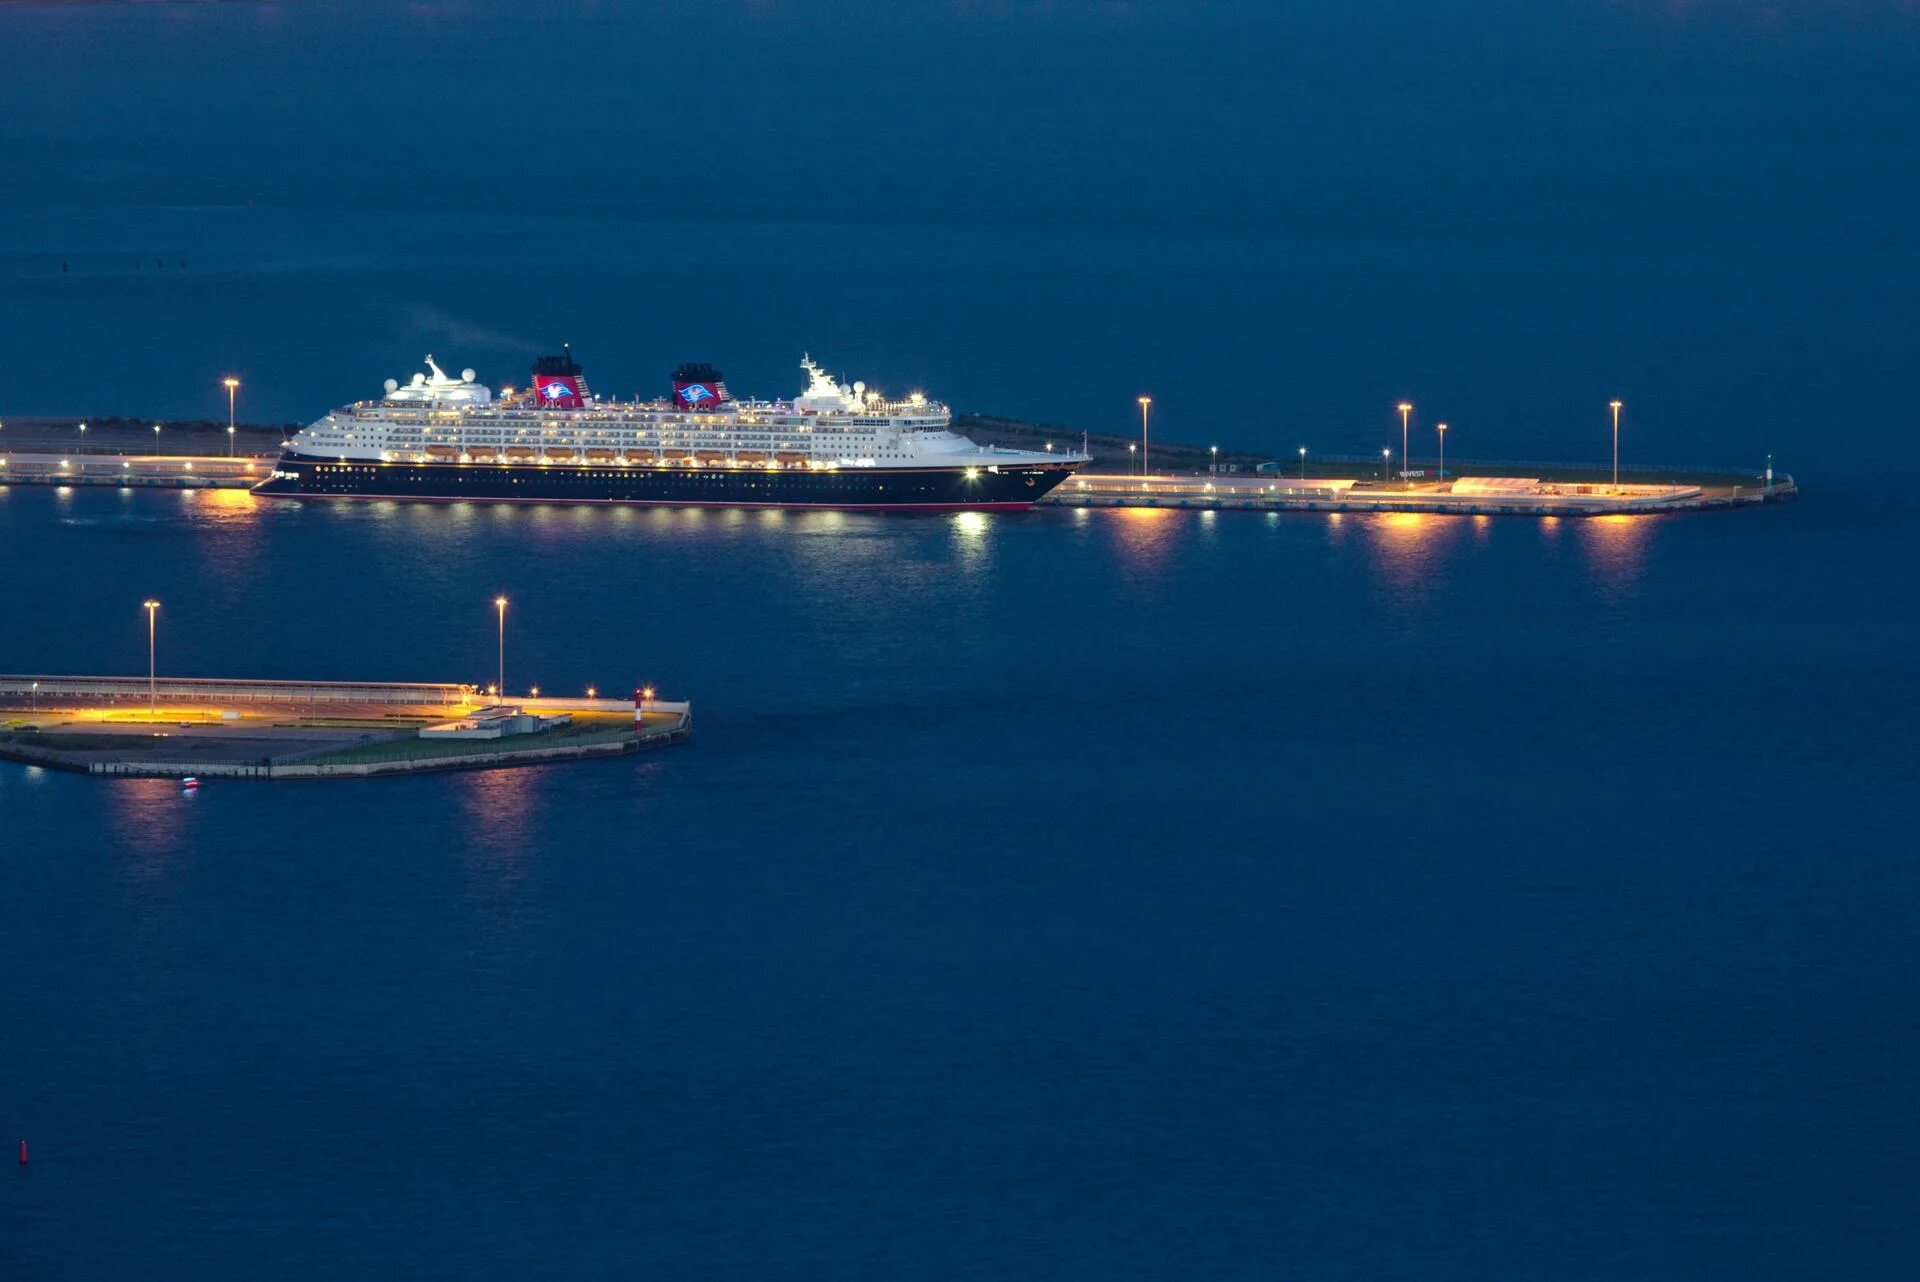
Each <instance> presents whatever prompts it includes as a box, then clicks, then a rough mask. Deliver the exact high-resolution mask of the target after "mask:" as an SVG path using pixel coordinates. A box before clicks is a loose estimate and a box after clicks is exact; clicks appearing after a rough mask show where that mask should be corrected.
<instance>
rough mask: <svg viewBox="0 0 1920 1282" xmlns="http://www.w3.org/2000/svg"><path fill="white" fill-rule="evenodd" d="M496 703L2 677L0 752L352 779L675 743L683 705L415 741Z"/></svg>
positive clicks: (420, 690) (547, 701) (687, 725)
mask: <svg viewBox="0 0 1920 1282" xmlns="http://www.w3.org/2000/svg"><path fill="white" fill-rule="evenodd" d="M491 702H494V701H493V700H491V699H488V698H487V697H486V696H484V695H481V694H479V693H478V692H477V691H475V690H474V688H473V687H471V686H461V685H457V684H444V683H442V684H435V683H398V682H395V683H378V682H298V681H247V680H217V679H206V678H167V677H161V678H157V679H155V680H154V681H153V683H152V686H151V690H150V689H149V682H148V680H147V679H146V678H144V677H65V676H31V675H29V676H0V758H9V759H12V760H15V761H21V762H25V763H28V764H32V765H40V766H46V767H50V768H53V769H60V770H72V771H79V772H84V773H89V774H96V775H148V776H153V775H159V776H167V777H180V776H184V775H196V776H199V777H202V778H247V779H293V778H355V777H365V776H369V775H383V774H400V773H410V772H415V771H421V770H448V769H475V768H489V767H495V766H506V765H530V764H539V763H543V762H551V761H559V760H571V759H578V758H584V757H595V756H607V755H614V754H618V753H625V752H633V751H638V750H641V749H644V748H651V747H659V746H664V745H666V744H669V743H678V742H681V741H682V740H684V739H686V738H687V737H688V735H689V734H690V733H691V730H692V720H693V715H692V708H691V706H690V705H689V704H686V703H681V702H668V701H656V700H649V701H648V703H647V705H646V708H645V710H644V715H643V716H642V717H641V718H639V719H636V718H635V715H634V711H635V709H634V704H633V701H632V700H631V699H600V698H579V699H570V698H556V697H543V698H527V699H515V700H509V701H508V702H511V703H512V704H513V705H514V706H517V707H521V708H524V709H525V710H527V711H529V712H540V713H547V714H551V713H557V712H565V713H569V714H570V715H571V718H572V720H571V722H570V724H568V725H566V726H560V727H555V728H553V729H550V730H543V731H537V732H533V733H528V734H520V735H510V736H504V737H502V738H499V739H480V740H444V739H436V740H429V739H422V738H420V737H419V731H420V728H421V727H422V726H427V725H431V724H434V723H436V722H443V721H446V720H448V719H449V718H450V717H456V716H459V715H460V714H462V713H463V712H470V711H472V710H474V709H475V708H478V707H480V706H483V705H485V704H488V703H491Z"/></svg>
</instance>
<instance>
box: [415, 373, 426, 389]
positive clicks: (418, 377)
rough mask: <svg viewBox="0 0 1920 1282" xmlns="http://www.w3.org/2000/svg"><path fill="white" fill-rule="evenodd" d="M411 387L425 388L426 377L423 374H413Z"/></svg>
mask: <svg viewBox="0 0 1920 1282" xmlns="http://www.w3.org/2000/svg"><path fill="white" fill-rule="evenodd" d="M413 385H414V386H415V387H425V386H426V385H427V376H426V375H425V374H415V375H414V376H413Z"/></svg>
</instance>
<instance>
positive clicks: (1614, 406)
mask: <svg viewBox="0 0 1920 1282" xmlns="http://www.w3.org/2000/svg"><path fill="white" fill-rule="evenodd" d="M1607 408H1608V409H1611V410H1612V411H1613V488H1614V489H1616V490H1617V489H1619V488H1620V402H1619V401H1608V402H1607Z"/></svg>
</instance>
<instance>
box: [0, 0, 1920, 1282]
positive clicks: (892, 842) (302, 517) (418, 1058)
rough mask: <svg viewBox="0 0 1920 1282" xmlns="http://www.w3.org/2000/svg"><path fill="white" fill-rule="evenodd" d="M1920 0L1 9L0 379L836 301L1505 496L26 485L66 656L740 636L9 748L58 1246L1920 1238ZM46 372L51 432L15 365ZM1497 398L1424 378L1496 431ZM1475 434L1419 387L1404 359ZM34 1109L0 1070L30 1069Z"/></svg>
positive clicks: (1482, 1260) (1546, 1249)
mask: <svg viewBox="0 0 1920 1282" xmlns="http://www.w3.org/2000/svg"><path fill="white" fill-rule="evenodd" d="M1915 83H1920V11H1916V10H1915V9H1914V7H1913V6H1911V5H1909V4H1905V3H1900V2H1898V0H1846V2H1845V3H1841V2H1839V0H1835V2H1833V3H1820V2H1817V0H1805V2H1804V3H1803V2H1799V0H1789V2H1779V3H1768V4H1743V3H1732V2H1727V3H1681V2H1679V0H1571V2H1570V3H1565V4H1555V5H1541V4H1538V3H1528V2H1522V0H1462V2H1460V3H1452V4H1445V5H1436V6H1425V7H1415V6H1409V5H1407V4H1404V3H1390V2H1388V0H1338V2H1337V3H1336V2H1335V0H1324V2H1314V0H1305V2H1302V3H1294V4H1287V5H1274V4H1267V3H1253V2H1246V3H1238V2H1232V0H1228V2H1223V3H1216V4H1208V5H1204V6H1200V5H1191V4H1185V3H1173V2H1172V0H1168V2H1166V3H1156V2H1154V0H1132V2H1130V3H1092V2H1090V0H1055V2H1053V3H1048V4H1045V5H1020V4H999V3H996V4H976V3H970V2H967V0H950V2H946V3H931V4H924V5H901V4H895V3H882V2H881V0H840V2H839V3H836V4H834V5H825V6H778V5H768V4H764V3H756V2H752V0H715V2H714V3H711V4H703V5H699V6H688V5H668V4H653V3H637V2H636V3H625V4H622V3H613V2H610V0H598V2H595V0H567V2H556V3H549V4H542V5H539V6H526V5H513V4H507V3H503V2H502V0H421V2H419V3H410V4H408V5H405V6H396V5H389V4H377V3H365V2H356V0H313V2H310V3H303V4H299V5H288V4H248V3H231V4H219V5H199V4H142V5H111V4H100V5H32V4H26V5H21V4H13V5H0V155H3V156H4V157H5V158H6V163H4V164H0V421H4V420H5V419H6V418H7V417H8V416H19V415H28V414H79V415H89V416H96V415H102V414H108V413H126V414H132V415H140V416H149V415H151V416H159V415H189V414H199V415H209V416H217V415H219V414H221V413H223V412H224V411H225V408H226V406H225V403H224V400H223V396H222V391H221V389H220V386H219V383H218V379H219V378H220V377H221V376H222V375H225V374H228V373H233V374H236V375H238V376H239V377H241V378H242V379H243V389H242V393H241V403H240V409H241V414H242V417H250V418H254V419H258V420H266V421H287V420H306V419H310V418H312V417H314V416H316V415H317V414H319V413H320V412H321V411H322V410H324V409H325V408H326V407H327V406H330V405H334V404H337V403H339V402H340V401H342V400H344V399H347V398H350V397H354V396H360V395H365V394H369V393H371V392H372V391H373V390H374V389H376V388H377V387H378V386H379V383H380V380H381V379H383V378H385V377H388V376H397V377H405V376H406V375H407V374H408V373H409V372H410V370H411V369H412V368H414V364H415V362H416V361H417V360H418V358H419V357H420V356H421V355H422V354H423V353H425V352H427V351H431V352H433V353H434V354H435V355H436V356H437V357H438V358H439V359H440V360H441V361H442V362H443V363H445V364H446V365H448V366H449V367H450V368H456V369H457V368H460V367H461V366H464V365H472V366H474V367H476V368H477V369H479V370H480V372H481V374H482V376H483V378H485V379H488V380H490V381H491V382H493V383H495V384H496V385H497V384H501V383H515V382H518V381H519V380H520V379H521V378H522V377H523V376H524V373H525V368H526V364H527V362H528V360H529V359H530V358H531V357H533V356H534V355H536V354H538V353H540V352H542V351H547V350H552V349H553V348H554V346H555V345H556V344H557V343H558V342H560V341H562V340H572V342H573V343H574V345H575V349H576V351H577V352H578V353H579V354H580V355H581V357H582V358H583V360H584V361H585V362H586V364H587V366H588V369H589V373H590V376H591V377H592V379H593V382H594V385H595V387H596V388H598V389H599V390H602V391H607V392H616V393H619V394H621V395H628V394H631V393H633V392H637V391H645V392H648V393H650V394H651V393H657V392H658V391H659V390H660V389H661V387H662V385H663V376H664V375H665V373H666V371H667V370H668V369H669V368H671V366H672V365H674V364H675V363H677V362H679V361H682V360H688V359H704V360H711V361H714V362H715V363H717V364H718V365H720V366H721V367H722V368H723V369H725V370H726V371H727V374H728V379H729V382H730V384H731V385H733V386H734V387H735V388H736V389H739V390H742V391H746V392H752V393H758V394H765V395H777V394H783V393H788V392H791V391H793V390H794V389H795V387H796V386H797V379H798V370H797V368H796V365H797V362H798V359H799V356H800V354H801V352H802V351H805V350H810V351H811V352H812V353H813V354H814V355H815V356H816V357H819V358H820V359H822V360H823V361H825V362H826V363H827V365H828V366H829V368H831V369H833V370H835V371H837V372H844V373H845V375H846V376H847V377H848V378H850V379H851V378H864V379H865V380H867V381H868V382H870V383H873V384H875V385H878V386H881V387H884V388H887V389H889V390H905V389H907V388H911V387H914V386H922V387H925V388H926V389H927V390H928V391H930V392H932V393H934V394H936V395H940V396H943V397H945V398H947V399H949V400H951V401H952V402H953V403H954V404H955V405H956V406H957V407H958V408H960V409H962V410H981V411H989V412H994V413H1002V414H1010V415H1015V416H1018V417H1023V418H1027V419H1032V420H1036V421H1051V422H1057V423H1061V424H1065V425H1069V426H1071V427H1078V426H1086V427H1089V428H1094V429H1102V428H1106V429H1116V428H1122V427H1126V426H1128V425H1130V424H1131V422H1132V414H1133V412H1134V399H1133V398H1134V397H1135V396H1136V395H1138V394H1140V393H1142V392H1148V393H1151V394H1152V395H1153V396H1154V398H1155V400H1154V405H1155V411H1154V412H1155V415H1156V420H1155V422H1156V429H1155V430H1156V432H1157V433H1161V434H1163V439H1170V440H1183V441H1190V442H1194V443H1198V444H1207V443H1211V442H1214V441H1218V442H1220V443H1221V444H1225V445H1229V446H1245V447H1247V448H1250V449H1258V450H1266V451H1271V452H1273V453H1275V454H1278V455H1280V456H1283V457H1289V458H1290V457H1293V454H1292V451H1293V450H1294V449H1295V448H1296V447H1298V446H1300V445H1307V446H1309V447H1311V448H1312V449H1313V450H1314V451H1315V452H1316V453H1320V454H1332V453H1356V454H1368V453H1377V451H1378V449H1379V448H1380V447H1381V446H1383V445H1387V444H1389V443H1391V444H1392V445H1393V447H1394V448H1395V449H1396V450H1397V449H1398V446H1399V441H1398V439H1397V437H1398V423H1397V420H1396V418H1395V416H1394V415H1393V413H1392V410H1391V406H1392V405H1393V404H1394V403H1395V402H1396V401H1398V400H1400V399H1403V398H1412V399H1413V400H1414V401H1415V403H1416V404H1417V405H1418V406H1419V410H1418V412H1417V418H1416V431H1418V432H1425V431H1426V430H1427V427H1428V426H1429V425H1430V424H1431V423H1432V422H1433V421H1434V420H1435V419H1446V420H1448V421H1450V422H1451V423H1452V425H1453V430H1452V432H1451V433H1450V435H1449V438H1448V447H1449V455H1450V457H1454V458H1462V457H1488V456H1508V457H1531V458H1563V459H1594V458H1604V457H1605V456H1606V451H1607V448H1608V441H1607V436H1606V434H1605V433H1606V422H1607V419H1606V412H1605V404H1606V402H1607V400H1609V399H1610V398H1612V397H1616V396H1617V397H1620V398H1622V399H1624V400H1625V401H1626V402H1627V415H1626V423H1625V431H1624V432H1623V454H1624V455H1625V457H1626V458H1627V459H1628V461H1636V460H1640V461H1669V462H1701V463H1723V462H1724V463H1740V464H1748V465H1756V466H1757V465H1758V464H1759V463H1760V462H1761V460H1762V457H1763V456H1764V455H1766V454H1768V453H1772V454H1774V455H1775V456H1776V458H1777V459H1778V460H1779V462H1780V464H1781V465H1782V466H1783V467H1784V468H1786V469H1788V470H1791V471H1792V472H1794V473H1795V474H1796V475H1797V476H1798V477H1799V478H1800V479H1801V480H1802V481H1803V482H1805V483H1806V485H1807V486H1808V494H1807V497H1806V498H1805V499H1803V500H1802V501H1801V502H1799V503H1797V504H1794V505H1790V506H1787V507H1784V508H1781V509H1779V510H1773V511H1765V512H1755V513H1744V514H1739V515H1715V516H1705V517H1700V518H1694V519H1679V520H1671V521H1648V520H1623V521H1596V522H1587V523H1575V522H1561V523H1556V522H1531V521H1510V522H1490V523H1474V522H1468V521H1459V522H1445V521H1440V520H1436V519H1433V518H1422V517H1383V518H1377V519H1373V518H1369V519H1361V518H1355V517H1348V518H1344V519H1336V518H1331V517H1293V516H1287V517H1281V516H1273V517H1267V516H1256V515H1233V514H1223V515H1219V516H1206V515H1200V514H1185V515H1182V514H1173V513H1153V512H1141V513H1131V514H1122V513H1072V512H1042V513H1033V514H1029V515H1022V516H994V517H980V516H960V517H940V518H923V519H900V520H881V519H871V518H865V517H857V516H835V515H824V514H785V515H782V514H759V513H723V512H706V513H688V512H642V511H607V510H599V509H579V510H576V509H569V508H557V507H556V508H525V509H519V508H494V507H485V506H478V507H472V508H460V507H449V508H441V507H419V508H406V507H388V506H377V505H368V506H353V507H331V508H327V507H298V506H279V507H272V508H261V507H256V506H255V505H254V504H253V502H252V501H251V500H249V499H248V498H246V497H245V496H240V495H232V494H125V495H122V494H117V493H112V492H85V493H74V494H71V495H60V494H57V493H54V492H51V491H46V490H33V489H19V488H16V489H13V490H11V491H0V669H4V670H12V671H18V670H23V669H47V670H54V671H106V672H130V671H138V670H139V666H140V663H141V662H142V659H143V647H144V645H145V636H144V635H143V633H144V626H143V619H142V616H141V612H140V609H139V605H138V603H139V602H140V601H141V600H142V599H144V598H146V597H148V596H155V597H158V598H159V599H160V600H161V601H163V602H164V606H163V609H162V611H161V616H160V632H159V638H160V640H159V654H160V664H161V667H162V670H163V671H167V672H173V673H182V674H185V673H199V674H210V675H224V674H240V675H258V676H283V677H337V678H385V679H409V678H411V679H435V680H459V679H468V680H478V679H485V678H487V677H488V676H489V674H490V673H491V670H492V661H493V632H492V628H493V615H492V612H491V609H490V606H489V604H488V603H489V602H490V601H491V599H492V598H493V597H494V596H495V595H496V594H497V593H500V592H505V593H506V594H507V595H509V596H510V597H511V598H512V600H513V608H512V613H511V616H510V620H509V629H510V631H509V638H508V668H509V681H510V683H511V684H513V685H515V686H516V687H521V688H524V687H525V686H526V685H529V684H532V683H536V682H537V683H539V684H540V685H541V686H542V687H543V688H545V689H549V690H565V689H576V690H578V689H584V688H585V687H586V686H588V685H595V686H598V687H599V688H601V689H603V690H611V689H617V688H622V687H626V686H630V685H632V684H635V683H638V682H641V681H649V682H653V683H655V684H657V685H658V686H659V687H660V688H661V689H662V690H663V691H665V692H667V693H670V694H674V695H684V696H687V697H690V698H691V699H692V700H693V701H694V703H695V706H696V708H697V718H698V734H697V737H696V739H695V740H694V742H693V743H692V744H691V745H689V746H687V747H685V748H682V749H676V750H674V751H670V752H664V753H660V754H654V755H649V756H646V757H644V758H635V759H626V760H620V761H614V762H601V763H592V764H581V765H576V766H572V767H567V768H557V769H551V770H526V771H512V772H500V773H485V774H465V775H447V776H434V777H422V778H417V779H409V780H389V781H370V782H367V783H364V784H349V783H341V784H332V785H325V786H320V785H315V786H295V785H285V786H259V787H250V786H242V785H237V784H227V785H222V784H209V785H208V786H207V787H206V788H205V789H204V790H203V791H202V793H201V795H199V796H198V797H196V798H193V799H187V798H185V797H183V796H182V795H180V793H179V791H178V790H177V789H176V788H174V787H171V786H169V785H167V784H165V783H138V782H127V783H117V784H113V785H102V784H99V783H95V782H92V781H89V780H86V779H77V778H73V777H69V776H61V775H53V774H46V773H41V772H35V771H28V770H23V769H20V768H17V767H11V766H8V767H0V876H3V877H4V891H3V892H0V948H4V952H3V953H0V1146H10V1145H12V1144H13V1143H14V1142H15V1141H17V1140H18V1139H19V1138H26V1139H28V1140H29V1141H31V1143H32V1145H33V1154H34V1158H33V1162H32V1164H31V1165H30V1166H29V1167H27V1168H26V1169H24V1170H21V1169H17V1168H15V1169H12V1170H10V1172H9V1174H8V1177H7V1178H6V1179H5V1180H0V1265H4V1266H6V1267H7V1270H8V1272H9V1273H10V1274H13V1275H18V1276H21V1277H31V1278H60V1277H72V1278H88V1279H92V1278H101V1277H123V1276H138V1277H143V1278H168V1277H177V1278H203V1277H211V1276H247V1277H255V1276H270V1277H313V1278H334V1277H338V1276H340V1275H342V1274H343V1273H355V1274H360V1275H366V1276H459V1277H487V1276H492V1277H528V1276H570V1277H596V1276H625V1275H633V1274H645V1275H649V1276H658V1277H671V1278H682V1277H687V1278H699V1277H714V1278H722V1277H724V1278H740V1277H750V1278H800V1277H821V1278H835V1279H843V1278H874V1279H881V1278H885V1279H896V1278H921V1277H936V1278H945V1277H954V1278H980V1279H989V1278H991V1279H1005V1278H1099V1279H1117V1278H1138V1279H1165V1278H1247V1279H1267V1278H1272V1277H1276V1276H1299V1277H1311V1278H1366V1279H1373V1278H1417V1279H1421V1280H1422V1282H1428V1280H1431V1279H1449V1278H1457V1279H1476V1280H1477V1279H1484V1278H1533V1277H1547V1278H1596V1279H1597V1278H1606V1279H1634V1280H1636V1282H1638V1280H1639V1279H1647V1278H1689V1279H1696V1278H1726V1279H1739V1280H1740V1282H1747V1280H1748V1279H1753V1278H1762V1277H1766V1278H1791V1279H1802V1278H1808V1277H1825V1276H1835V1275H1842V1276H1848V1277H1852V1278H1863V1279H1864V1278H1899V1279H1903V1280H1904V1279H1907V1278H1910V1277H1912V1276H1913V1274H1914V1272H1915V1261H1916V1258H1917V1257H1920V1234H1916V1232H1915V1230H1914V1229H1913V1228H1912V1227H1911V1224H1910V1221H1911V1218H1912V1217H1911V1212H1910V1208H1911V1207H1912V1205H1913V1204H1914V1202H1915V1201H1916V1197H1917V1196H1920V1187H1916V1186H1917V1185H1920V1179H1917V1178H1916V1176H1915V1174H1914V1170H1913V1163H1912V1154H1913V1153H1914V1151H1915V1150H1916V1148H1920V1093H1916V1092H1915V1090H1914V1088H1913V1085H1912V1081H1911V1077H1912V1073H1911V1069H1910V1065H1911V1064H1912V1062H1913V1061H1914V1060H1915V1058H1916V1054H1917V1053H1920V1033H1916V1027H1917V1026H1920V1025H1917V1021H1916V1000H1915V983H1914V975H1915V974H1916V972H1917V971H1920V965H1917V963H1920V934H1916V932H1915V930H1914V905H1915V902H1916V897H1917V896H1920V871H1916V868H1915V865H1914V851H1915V843H1914V842H1913V840H1912V837H1911V831H1912V821H1911V817H1910V815H1909V813H1908V811H1909V810H1910V803H1909V802H1908V800H1907V797H1908V794H1909V793H1910V792H1911V781H1912V779H1913V778H1914V774H1915V766H1916V764H1917V763H1916V755H1917V752H1916V748H1915V739H1914V735H1913V729H1912V727H1913V726H1914V724H1915V713H1916V710H1917V709H1916V702H1917V701H1916V698H1915V694H1914V691H1915V688H1916V677H1920V671H1916V669H1917V668H1920V658H1916V654H1917V653H1920V650H1917V648H1916V642H1920V626H1916V625H1920V618H1917V617H1916V612H1917V610H1920V607H1917V606H1916V604H1915V603H1916V601H1920V594H1917V593H1916V592H1915V590H1914V589H1915V586H1916V585H1915V575H1914V574H1913V571H1912V569H1911V553H1912V550H1913V549H1914V547H1915V546H1916V545H1920V520H1917V519H1916V517H1915V515H1914V513H1913V511H1912V510H1911V506H1910V502H1909V500H1908V498H1907V497H1906V495H1905V493H1904V491H1903V490H1902V489H1901V488H1900V487H1898V486H1888V485H1886V481H1887V480H1888V478H1889V477H1894V476H1898V475H1899V473H1898V472H1897V471H1896V469H1897V468H1898V466H1899V464H1900V460H1902V459H1904V458H1905V457H1907V456H1908V455H1909V454H1910V453H1911V450H1910V448H1909V442H1910V437H1911V427H1910V426H1909V424H1908V423H1907V422H1906V419H1905V417H1904V411H1903V410H1902V409H1901V407H1902V406H1903V405H1906V404H1908V403H1910V402H1911V400H1912V384H1913V382H1914V379H1913V369H1912V366H1913V351H1914V338H1913V336H1914V334H1915V333H1916V332H1920V306H1917V305H1916V301H1915V300H1916V299H1920V250H1917V249H1916V241H1915V237H1914V234H1913V221H1912V210H1913V209H1914V208H1915V207H1916V204H1917V203H1920V170H1916V167H1915V162H1914V152H1913V149H1912V146H1911V139H1912V138H1913V137H1915V136H1916V133H1920V96H1916V95H1915V93H1914V92H1913V86H1914V84H1915ZM5 434H6V429H5V428H0V449H4V448H5V439H4V438H5ZM1429 439H1430V438H1429ZM1415 442H1416V446H1417V447H1419V448H1422V449H1424V448H1425V447H1424V446H1423V445H1421V444H1420V442H1421V438H1420V437H1419V436H1416V438H1415ZM0 1151H4V1148H0Z"/></svg>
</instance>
